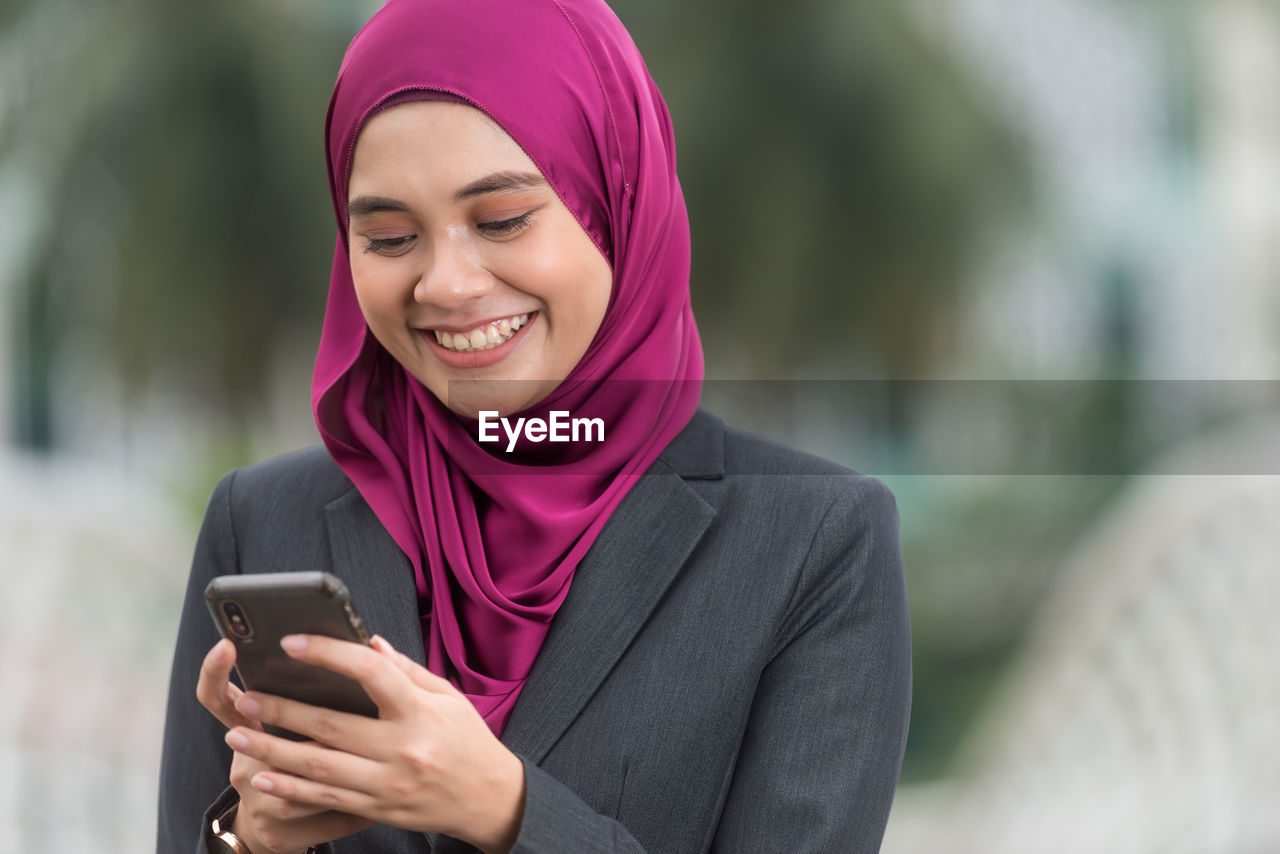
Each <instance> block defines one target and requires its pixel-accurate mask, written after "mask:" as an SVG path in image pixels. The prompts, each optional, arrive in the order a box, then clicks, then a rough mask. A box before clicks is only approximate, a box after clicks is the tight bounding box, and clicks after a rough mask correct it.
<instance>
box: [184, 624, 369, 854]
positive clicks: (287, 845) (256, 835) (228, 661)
mask: <svg viewBox="0 0 1280 854" xmlns="http://www.w3.org/2000/svg"><path fill="white" fill-rule="evenodd" d="M235 663H236V648H235V644H233V643H232V642H231V641H229V640H227V639H225V638H224V639H223V640H220V641H218V642H217V643H216V644H214V645H213V648H212V649H210V650H209V653H208V654H207V655H206V656H205V657H204V663H203V664H202V665H201V666H200V680H199V682H198V683H197V684H196V698H197V699H198V700H199V701H200V704H201V705H202V706H204V707H205V708H206V709H208V710H209V711H210V712H211V713H212V714H213V716H214V717H215V718H217V719H218V720H219V721H221V722H222V724H223V726H225V727H227V729H232V728H234V727H238V726H242V727H249V728H251V729H258V730H260V729H262V727H261V726H260V725H259V724H258V723H257V722H256V721H254V720H252V719H250V718H247V717H245V716H244V715H242V714H241V713H240V712H239V710H238V709H237V708H236V705H237V703H239V702H240V698H241V697H242V696H243V694H244V692H243V691H241V690H240V689H239V688H238V687H236V686H235V685H234V684H232V682H231V668H232V667H233V666H234V665H235ZM231 747H232V749H234V748H235V745H234V744H232V745H231ZM273 770H275V769H273V768H271V767H270V766H269V765H265V764H263V763H261V762H259V761H257V760H256V759H253V758H251V757H248V756H245V755H242V754H241V753H239V752H238V751H237V752H236V753H235V756H234V758H233V759H232V760H231V785H232V786H233V787H234V788H235V790H236V792H238V793H239V795H240V806H239V808H238V809H237V810H236V817H235V820H234V821H233V822H232V825H231V830H232V832H233V833H235V834H236V836H239V837H240V838H241V839H243V840H244V842H245V844H246V845H248V846H249V849H250V850H251V851H253V854H294V852H303V851H305V850H306V849H307V848H308V847H309V846H311V845H318V844H320V843H321V842H328V841H330V840H333V839H338V838H340V837H343V836H348V835H350V834H352V833H355V832H357V831H360V830H363V829H364V828H366V827H369V826H370V825H372V824H373V822H372V821H370V820H368V819H366V818H362V817H360V816H354V815H350V814H348V813H343V812H337V811H335V810H324V809H319V808H316V807H307V806H304V805H302V804H297V803H293V802H291V801H286V800H283V799H281V798H277V797H275V796H273V795H268V794H267V793H266V792H260V791H258V790H257V789H255V788H254V787H253V786H252V785H250V783H249V781H250V780H252V779H253V777H254V775H255V774H257V773H259V772H261V771H273Z"/></svg>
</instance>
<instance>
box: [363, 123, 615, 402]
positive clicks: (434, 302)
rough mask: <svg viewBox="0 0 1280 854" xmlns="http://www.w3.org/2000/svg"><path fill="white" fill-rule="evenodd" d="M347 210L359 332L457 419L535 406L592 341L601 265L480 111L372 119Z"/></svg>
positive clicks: (607, 276)
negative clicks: (363, 327) (364, 327)
mask: <svg viewBox="0 0 1280 854" xmlns="http://www.w3.org/2000/svg"><path fill="white" fill-rule="evenodd" d="M347 210H348V214H349V217H350V224H349V230H348V245H349V246H350V253H349V254H350V259H351V276H352V279H353V280H354V281H355V289H356V297H357V299H358V300H359V302H360V308H361V310H362V311H363V312H364V316H365V320H366V321H367V322H368V324H369V329H370V330H371V331H372V332H373V334H374V336H375V337H376V338H377V339H378V341H379V342H380V343H381V344H382V346H383V347H385V348H386V350H387V352H389V353H390V354H391V355H392V356H393V357H395V359H396V361H398V362H399V363H400V364H401V365H403V366H404V367H405V369H406V370H407V371H409V373H410V374H412V375H413V376H414V377H416V378H417V379H418V380H419V381H420V382H421V383H422V384H423V385H425V386H426V387H427V388H428V389H430V390H431V392H432V394H434V395H435V396H436V397H437V398H438V399H439V400H440V401H442V402H443V403H444V404H445V405H447V406H448V407H449V408H450V409H452V410H453V411H455V412H457V413H459V414H462V415H466V416H469V417H475V416H476V413H477V411H479V410H481V409H496V410H498V411H499V412H501V413H502V414H503V415H506V414H509V413H512V412H516V411H519V410H521V409H524V408H526V407H528V406H531V405H533V404H534V403H537V402H538V401H539V400H541V399H542V398H544V397H546V395H547V394H549V393H550V392H551V391H552V390H553V389H554V388H555V387H556V386H557V385H559V383H560V382H561V381H562V380H563V379H564V378H565V377H566V376H568V375H569V372H570V371H571V370H573V367H574V366H575V365H576V364H577V363H578V360H579V359H581V358H582V355H583V353H585V352H586V350H587V347H588V346H589V345H590V344H591V341H592V339H593V338H594V336H595V334H596V330H597V329H599V328H600V322H601V321H602V320H603V319H604V314H605V309H606V308H607V307H608V304H609V292H610V289H611V287H612V282H613V274H612V271H611V270H610V268H609V264H608V262H607V261H606V260H605V258H604V256H603V255H602V254H601V253H600V251H599V250H598V249H597V248H596V246H595V244H594V243H593V242H592V241H591V238H590V237H588V236H587V234H586V232H585V231H583V229H582V227H581V226H580V225H578V222H577V220H575V219H574V217H573V215H572V214H571V213H570V212H569V209H568V208H566V207H565V206H564V203H563V202H561V201H560V198H559V197H558V196H557V195H556V194H555V192H554V191H553V190H552V189H551V187H550V185H548V184H547V182H546V179H545V178H543V176H542V175H541V173H540V172H539V171H538V168H537V167H536V166H535V165H534V163H533V161H532V160H530V159H529V157H528V155H526V154H525V153H524V151H523V150H521V148H520V146H519V145H517V144H516V142H515V140H513V139H512V138H511V137H510V136H508V135H507V133H506V132H505V131H503V130H502V128H500V127H499V126H498V125H497V124H496V123H495V122H494V121H493V120H492V119H490V118H489V117H488V116H486V115H485V114H484V113H482V112H480V111H479V110H477V109H474V108H472V107H469V106H466V105H464V104H458V103H454V102H448V101H415V102H410V103H407V104H401V105H398V106H395V107H391V108H390V109H387V110H383V111H382V112H379V113H377V114H375V115H374V116H373V117H372V118H370V119H369V121H368V122H366V124H365V126H364V128H363V129H362V130H361V132H360V136H359V138H358V140H357V142H356V147H355V152H354V156H353V158H352V164H351V182H350V188H349V190H348V196H347ZM457 380H464V381H466V380H472V381H481V382H462V383H455V384H454V385H453V386H452V387H451V386H450V382H451V381H457Z"/></svg>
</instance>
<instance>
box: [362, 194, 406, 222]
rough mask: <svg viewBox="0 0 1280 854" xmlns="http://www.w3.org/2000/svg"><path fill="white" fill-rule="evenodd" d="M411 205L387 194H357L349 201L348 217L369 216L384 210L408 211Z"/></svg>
mask: <svg viewBox="0 0 1280 854" xmlns="http://www.w3.org/2000/svg"><path fill="white" fill-rule="evenodd" d="M407 210H409V206H408V205H406V204H405V203H404V202H398V201H396V200H395V199H388V198H386V197H385V196H356V197H355V198H354V199H352V200H351V201H350V202H348V203H347V217H348V218H350V217H355V216H368V215H369V214H375V213H382V212H383V211H401V212H403V211H407Z"/></svg>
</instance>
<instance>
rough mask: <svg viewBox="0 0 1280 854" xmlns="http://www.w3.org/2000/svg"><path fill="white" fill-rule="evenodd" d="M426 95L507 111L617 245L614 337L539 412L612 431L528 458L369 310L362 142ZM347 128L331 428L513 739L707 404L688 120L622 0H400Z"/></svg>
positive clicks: (453, 657)
mask: <svg viewBox="0 0 1280 854" xmlns="http://www.w3.org/2000/svg"><path fill="white" fill-rule="evenodd" d="M427 90H429V91H427ZM415 97H423V98H434V97H444V98H447V99H456V100H461V101H463V102H466V103H469V104H471V105H473V106H475V107H477V108H479V109H481V110H483V111H484V112H485V113H487V114H488V115H489V116H490V117H492V118H493V119H494V120H495V121H496V122H497V123H498V124H499V125H501V126H502V127H503V128H504V129H505V130H506V131H507V133H509V134H510V135H511V136H512V137H513V138H514V139H515V140H516V142H517V143H519V144H520V146H521V147H522V148H523V149H524V150H525V152H526V153H527V154H528V155H529V157H530V158H532V160H533V161H534V163H536V164H537V166H538V168H539V169H540V170H541V171H542V173H543V175H545V176H546V178H547V180H548V181H549V182H550V184H551V186H552V188H553V189H554V190H555V192H556V193H557V194H558V195H559V196H560V198H561V199H562V200H563V201H564V203H565V205H567V206H568V208H569V210H570V211H571V212H572V213H573V214H574V216H575V217H577V219H578V222H579V223H581V224H582V226H583V228H584V229H585V230H586V232H587V234H588V235H590V237H591V239H592V240H593V241H594V242H595V244H596V245H597V246H598V247H599V248H600V250H601V251H602V252H603V253H604V255H605V257H606V259H608V260H609V262H610V265H611V266H612V268H613V291H612V294H611V295H610V300H609V307H608V310H607V311H606V313H605V317H604V320H603V322H602V324H601V327H600V330H599V332H597V334H596V337H595V340H594V341H593V342H592V343H591V345H590V347H589V348H588V349H587V352H586V353H585V355H584V356H583V357H582V360H581V361H580V362H579V363H578V365H577V367H576V368H575V369H574V370H573V372H572V373H571V374H570V375H569V377H568V378H567V379H566V380H565V382H564V383H562V384H561V385H560V386H559V387H558V388H557V389H556V390H555V391H554V392H552V394H551V395H550V396H549V397H548V398H547V399H545V400H543V401H542V402H541V403H539V404H538V405H536V406H534V407H532V408H531V409H530V410H528V412H526V413H522V414H526V415H540V416H541V417H546V414H547V412H548V411H549V410H550V409H557V410H568V411H569V412H571V413H573V415H574V416H575V417H577V416H579V415H580V414H584V415H587V416H590V417H601V418H603V419H604V421H605V425H606V434H605V441H604V442H603V443H599V444H583V443H579V444H576V445H572V446H570V445H562V446H550V445H547V444H542V445H537V446H532V445H525V446H521V447H520V448H517V449H516V452H515V453H512V454H509V455H508V454H506V453H503V452H502V450H497V449H495V446H492V445H486V446H481V445H480V444H478V443H477V441H476V439H475V429H474V423H473V422H468V421H465V420H464V419H461V418H459V417H457V416H455V415H454V414H452V413H451V412H450V411H449V410H448V409H447V408H446V407H445V406H444V405H442V404H441V403H440V402H439V401H438V400H437V399H436V398H435V397H434V396H433V395H432V394H431V392H429V391H427V389H426V388H425V387H424V386H422V384H421V383H419V382H418V381H417V380H415V379H414V378H413V377H412V376H410V375H409V374H408V373H407V372H406V371H405V370H404V369H403V368H401V366H400V365H399V364H398V363H396V362H395V361H393V360H392V359H391V357H390V356H389V355H388V354H387V353H386V351H385V350H383V349H382V347H381V345H379V344H378V342H377V341H376V340H375V339H374V337H373V335H372V334H371V333H370V332H369V329H368V327H367V326H366V325H365V321H364V317H363V316H362V315H361V312H360V308H359V306H358V304H357V302H356V296H355V291H354V288H353V285H352V281H351V268H350V265H349V263H348V257H347V252H348V247H347V240H346V233H347V228H346V224H347V223H346V203H347V181H348V177H349V173H350V168H351V157H352V152H353V150H354V147H355V141H356V137H357V134H358V133H359V131H360V128H361V126H362V124H363V123H364V121H365V120H366V119H368V117H369V116H370V115H371V114H372V113H374V112H376V111H377V110H378V109H380V108H383V107H385V106H387V105H388V103H400V102H402V101H403V100H406V99H409V100H411V99H413V98H415ZM326 134H327V142H328V155H329V185H330V189H331V190H332V193H333V204H334V211H335V213H336V214H337V217H338V226H339V228H338V242H337V246H336V248H335V251H334V259H333V272H332V274H331V276H330V281H329V300H328V305H327V308H326V311H325V320H324V333H323V336H322V338H321V342H320V352H319V354H318V355H317V357H316V368H315V376H314V380H313V383H312V404H313V407H314V410H315V417H316V424H317V425H318V426H319V428H320V435H321V436H322V438H323V439H324V442H325V445H326V446H327V447H328V449H329V452H330V454H332V455H333V458H334V460H335V461H337V463H338V465H339V466H341V467H342V470H343V471H344V472H346V474H347V475H348V476H349V477H350V478H351V480H352V481H353V482H354V483H355V485H356V487H357V488H358V489H359V490H360V493H361V494H362V495H363V496H364V498H365V499H366V500H367V501H368V503H369V506H370V507H372V509H373V511H374V513H375V514H377V516H378V519H379V520H381V522H382V524H383V525H385V526H386V528H387V531H388V532H390V534H391V536H392V537H393V538H394V539H395V541H396V542H397V543H398V544H399V545H400V547H401V548H402V549H403V550H404V552H405V554H406V555H408V557H409V560H410V561H411V562H412V563H413V566H414V570H415V573H416V577H417V585H418V597H419V608H420V610H419V613H420V614H421V615H422V635H423V641H424V643H425V646H426V659H427V666H428V667H429V668H430V669H431V670H432V671H433V672H435V673H438V674H441V675H443V676H445V677H446V678H448V679H450V680H451V681H452V682H453V683H454V684H455V685H456V686H457V687H458V688H459V689H460V690H461V691H463V692H464V693H465V694H466V695H467V696H468V697H469V698H470V699H471V701H472V702H473V703H474V704H475V706H476V708H477V709H478V710H479V711H480V713H481V715H483V716H484V719H485V720H486V721H487V722H488V724H489V727H490V728H491V729H492V730H493V731H494V732H495V733H496V734H499V735H501V733H502V730H503V728H504V727H505V725H506V722H507V719H508V718H509V717H510V714H511V710H512V707H513V706H514V705H515V702H516V699H517V698H518V697H519V695H520V691H521V689H522V688H523V687H524V683H525V680H526V679H527V678H528V675H529V671H530V669H531V668H532V666H533V662H534V659H535V658H536V657H537V655H538V650H539V649H540V648H541V647H542V642H543V640H544V639H545V637H546V634H547V630H548V628H549V627H550V624H551V620H552V618H553V617H554V616H555V614H556V610H557V609H558V608H559V607H560V604H561V602H563V601H564V597H565V595H566V594H567V593H568V591H569V585H570V583H571V581H572V580H573V575H574V572H575V570H576V569H577V567H578V564H579V563H580V561H581V560H582V557H583V555H584V554H585V553H586V552H587V550H588V549H589V548H590V547H591V544H592V543H593V542H594V541H595V539H596V537H597V536H598V535H599V533H600V529H601V528H602V527H603V526H604V524H605V522H606V521H608V519H609V514H610V513H611V512H612V511H613V510H614V508H615V507H617V506H618V504H619V502H621V501H622V499H623V497H624V496H625V495H626V493H627V491H628V490H629V489H630V488H631V486H632V485H633V484H634V483H635V482H636V480H637V479H638V478H639V477H640V476H641V475H642V474H643V472H644V471H645V470H646V469H647V468H648V467H649V465H650V464H651V463H652V462H653V461H654V460H655V459H656V458H657V457H658V454H659V453H661V451H662V450H663V448H665V447H666V445H667V444H668V443H669V442H670V441H671V439H672V438H673V437H674V436H675V435H676V434H677V433H678V432H680V430H681V428H683V427H684V426H685V424H687V423H688V421H689V419H690V418H691V417H692V416H693V413H694V410H695V409H696V408H697V403H698V396H699V394H700V391H701V381H702V375H703V365H702V347H701V344H700V343H699V340H698V331H697V328H696V327H695V325H694V319H693V312H692V309H691V307H690V302H689V223H688V215H687V213H686V211H685V205H684V197H683V195H682V194H681V191H680V186H679V184H678V182H677V180H676V170H675V141H674V138H673V136H672V132H671V119H670V116H669V115H668V113H667V108H666V105H665V104H664V103H663V100H662V96H661V95H660V94H659V92H658V90H657V87H656V86H655V85H654V83H653V81H652V80H651V79H650V77H649V74H648V71H647V70H646V69H645V66H644V62H643V60H642V59H641V58H640V54H639V52H638V51H637V50H636V47H635V45H634V44H633V43H632V41H631V37H630V36H629V35H628V34H627V32H626V31H625V30H624V29H623V27H622V24H621V23H620V22H619V21H618V19H617V18H616V17H615V16H614V14H613V12H612V11H610V9H609V8H608V7H607V6H606V5H605V4H604V2H603V0H391V2H389V3H387V4H386V5H385V6H384V7H383V8H382V9H381V10H380V11H379V12H378V13H377V14H376V15H374V17H373V18H372V19H371V20H370V21H369V23H368V24H366V25H365V27H364V29H362V30H361V31H360V33H359V34H358V35H357V36H356V37H355V39H354V40H353V41H352V42H351V46H350V47H349V48H348V49H347V54H346V57H345V58H344V60H343V63H342V68H341V70H340V71H339V73H338V81H337V83H336V85H335V86H334V90H333V97H332V100H331V101H330V104H329V115H328V120H327V123H326ZM504 414H507V413H504ZM504 447H505V446H504ZM561 449H563V450H561ZM535 453H536V455H535ZM373 570H374V571H377V568H373Z"/></svg>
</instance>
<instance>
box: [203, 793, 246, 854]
mask: <svg viewBox="0 0 1280 854" xmlns="http://www.w3.org/2000/svg"><path fill="white" fill-rule="evenodd" d="M238 806H240V802H239V801H236V802H235V803H233V804H232V805H231V806H229V807H227V808H226V809H225V810H223V811H222V815H220V816H218V817H217V818H215V819H214V820H213V822H212V823H211V824H210V825H209V833H210V835H209V845H208V847H209V854H253V852H252V851H250V850H249V846H248V845H247V844H245V841H244V840H243V839H241V838H240V837H239V836H236V835H235V834H234V833H232V832H231V822H232V821H234V820H235V817H236V807H238Z"/></svg>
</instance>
